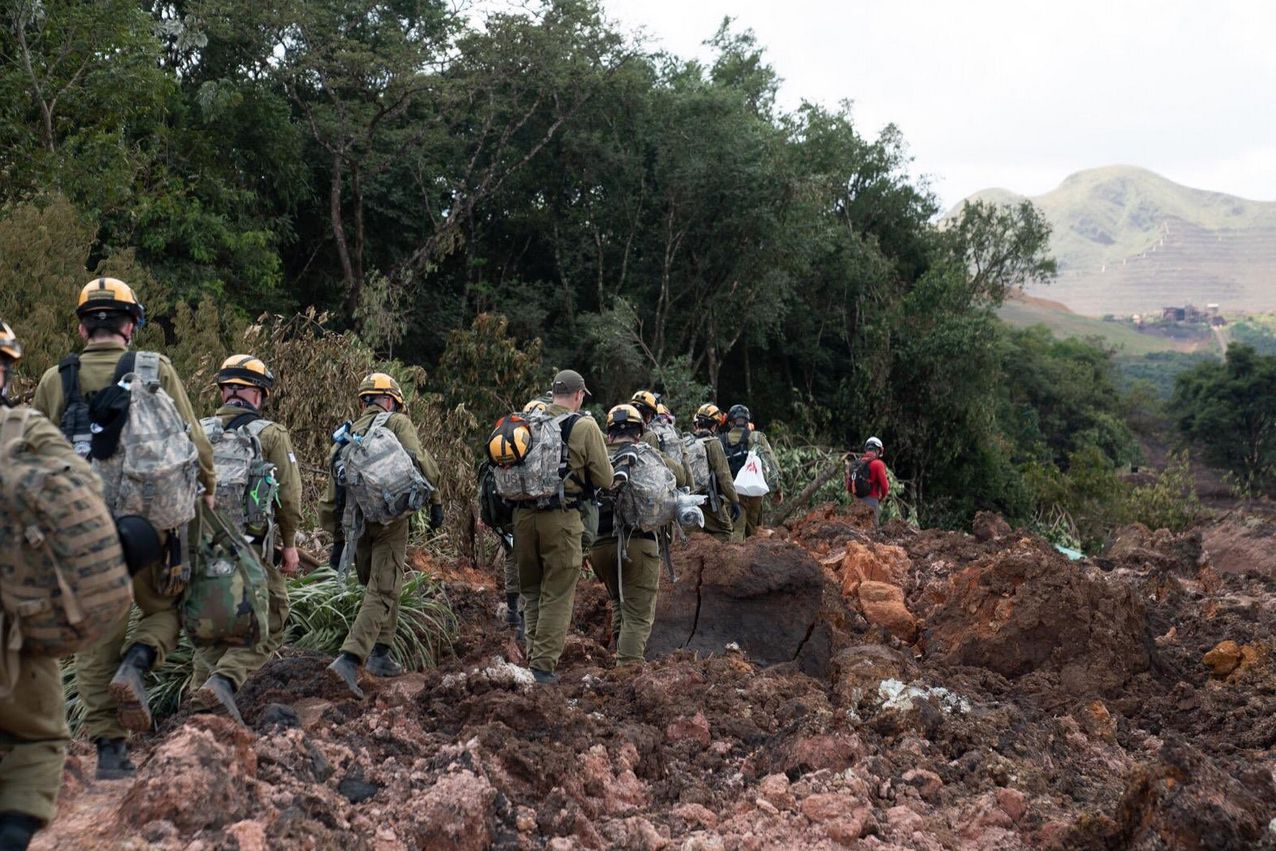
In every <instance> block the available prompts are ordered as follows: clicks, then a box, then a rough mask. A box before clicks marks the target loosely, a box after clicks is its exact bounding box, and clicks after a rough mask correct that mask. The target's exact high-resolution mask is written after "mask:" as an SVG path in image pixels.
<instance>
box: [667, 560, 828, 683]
mask: <svg viewBox="0 0 1276 851" xmlns="http://www.w3.org/2000/svg"><path fill="white" fill-rule="evenodd" d="M674 566H675V570H676V572H677V574H678V581H677V582H676V583H670V582H669V581H668V578H667V577H665V580H664V582H663V583H662V587H661V589H660V598H659V601H658V606H657V609H656V622H655V626H654V627H653V629H652V634H651V640H650V641H649V643H648V654H647V655H648V658H655V657H660V656H665V655H668V654H669V653H671V652H673V651H675V650H690V651H693V652H701V653H721V652H723V650H724V649H725V648H726V647H727V645H729V644H735V645H736V646H738V647H739V648H740V649H741V650H742V651H743V652H744V653H745V655H746V656H748V657H749V658H750V659H753V660H755V661H757V662H760V663H762V664H764V665H775V664H780V663H785V662H796V663H797V665H798V667H799V668H800V669H801V670H802V671H804V672H806V673H809V674H812V675H813V676H823V675H824V674H825V673H826V671H827V664H828V656H829V649H830V645H829V638H828V634H827V630H826V629H824V628H823V627H822V625H821V624H820V623H819V619H820V611H821V607H822V605H823V601H824V592H825V586H826V577H825V575H824V571H823V570H822V569H821V567H820V565H819V564H818V563H816V561H815V559H813V558H812V557H811V555H810V553H808V552H807V551H806V550H804V549H802V548H801V547H798V546H795V545H793V544H789V543H786V542H783V541H769V540H762V539H752V540H749V541H747V542H745V543H742V544H726V545H724V544H722V543H720V542H718V541H716V540H713V539H710V538H708V537H705V536H697V537H696V538H693V539H692V540H691V542H690V543H689V545H688V546H687V547H686V548H685V549H683V550H681V551H679V552H678V553H677V556H676V558H675V563H674Z"/></svg>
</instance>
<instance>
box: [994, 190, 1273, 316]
mask: <svg viewBox="0 0 1276 851" xmlns="http://www.w3.org/2000/svg"><path fill="white" fill-rule="evenodd" d="M1023 198H1024V196H1022V195H1017V194H1015V193H1013V192H1010V191H1008V190H1005V189H990V190H985V191H982V192H978V193H976V194H975V195H973V196H971V199H970V200H984V201H990V202H993V203H999V204H1004V203H1009V202H1015V201H1018V200H1022V199H1023ZM1029 200H1031V201H1032V202H1033V203H1034V204H1035V205H1036V206H1037V207H1038V209H1040V210H1041V212H1042V214H1043V215H1044V216H1045V218H1046V219H1047V220H1048V221H1049V222H1050V224H1051V226H1052V227H1053V229H1054V230H1053V234H1052V237H1051V250H1052V251H1053V252H1054V255H1055V257H1056V259H1057V260H1058V261H1059V277H1058V279H1057V280H1056V281H1055V282H1053V283H1052V284H1050V285H1049V287H1048V288H1047V287H1036V288H1030V289H1029V293H1030V294H1032V295H1044V296H1046V297H1048V298H1050V299H1053V300H1057V301H1060V302H1062V303H1063V304H1065V305H1067V306H1068V307H1069V308H1070V309H1071V310H1073V311H1075V312H1077V313H1081V314H1085V315H1088V316H1102V315H1104V314H1107V313H1116V314H1132V313H1145V312H1148V311H1157V310H1159V308H1161V307H1163V306H1165V305H1172V304H1188V303H1194V304H1197V305H1204V304H1208V303H1218V304H1220V305H1222V307H1223V309H1224V311H1236V310H1273V309H1276V203H1273V202H1264V201H1251V200H1246V199H1244V198H1238V197H1236V196H1232V195H1226V194H1223V193H1220V192H1208V191H1204V190H1200V189H1192V188H1189V187H1186V186H1181V185H1179V184H1177V183H1174V182H1173V181H1170V180H1167V179H1166V178H1164V177H1161V176H1160V175H1157V174H1154V173H1153V172H1150V171H1147V170H1146V169H1141V168H1136V167H1134V166H1107V167H1103V168H1096V169H1090V170H1087V171H1082V172H1078V173H1076V174H1074V175H1072V176H1070V177H1068V178H1067V179H1066V180H1064V181H1063V183H1061V184H1060V185H1059V187H1058V188H1056V189H1054V190H1052V191H1050V192H1047V193H1046V194H1044V195H1040V196H1037V197H1034V198H1031V199H1029Z"/></svg>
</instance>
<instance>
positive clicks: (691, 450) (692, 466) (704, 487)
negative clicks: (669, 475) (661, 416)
mask: <svg viewBox="0 0 1276 851" xmlns="http://www.w3.org/2000/svg"><path fill="white" fill-rule="evenodd" d="M709 440H713V438H712V437H696V436H695V435H694V434H689V435H687V436H686V437H685V438H683V440H682V450H683V451H682V456H683V458H684V459H685V462H684V463H685V465H686V468H687V472H689V473H690V474H691V479H692V484H691V492H692V493H705V494H707V493H708V492H709V484H710V479H709V476H710V472H709V447H708V446H706V445H705V442H706V441H709Z"/></svg>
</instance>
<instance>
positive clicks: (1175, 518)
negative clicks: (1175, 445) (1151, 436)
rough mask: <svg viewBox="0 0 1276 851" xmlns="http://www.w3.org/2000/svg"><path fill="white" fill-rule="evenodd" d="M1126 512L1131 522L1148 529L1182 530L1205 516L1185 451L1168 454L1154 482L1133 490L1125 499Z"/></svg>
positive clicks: (1189, 460)
mask: <svg viewBox="0 0 1276 851" xmlns="http://www.w3.org/2000/svg"><path fill="white" fill-rule="evenodd" d="M1127 513H1128V517H1129V519H1130V520H1131V521H1134V522H1137V523H1142V524H1144V525H1145V526H1147V527H1148V528H1149V529H1169V530H1170V531H1171V532H1182V531H1183V530H1185V529H1187V528H1188V527H1190V526H1191V525H1192V524H1194V523H1196V522H1197V521H1198V520H1200V519H1201V518H1202V517H1203V516H1204V515H1205V507H1204V506H1203V505H1201V500H1200V498H1199V497H1198V496H1197V495H1196V481H1195V479H1193V477H1192V467H1191V459H1190V457H1189V456H1188V453H1187V451H1186V450H1184V451H1183V452H1178V453H1175V454H1173V455H1171V456H1170V457H1169V460H1168V462H1167V463H1166V465H1165V469H1164V470H1162V471H1161V474H1160V475H1159V476H1157V478H1156V482H1155V483H1154V484H1151V485H1142V486H1140V487H1137V488H1135V489H1134V491H1133V492H1132V493H1131V494H1130V496H1129V499H1128V503H1127Z"/></svg>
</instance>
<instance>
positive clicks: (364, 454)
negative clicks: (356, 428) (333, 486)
mask: <svg viewBox="0 0 1276 851" xmlns="http://www.w3.org/2000/svg"><path fill="white" fill-rule="evenodd" d="M389 419H390V412H389V411H382V412H381V413H379V414H377V415H376V416H375V417H374V418H373V420H372V424H371V425H370V426H368V430H367V431H365V432H364V433H363V434H356V435H351V438H350V443H348V444H347V445H346V446H345V447H344V448H343V449H342V450H341V453H342V455H343V458H342V462H343V464H344V467H345V482H346V496H347V503H346V512H347V514H348V513H349V512H350V510H351V508H352V507H353V506H358V508H359V510H360V511H361V512H363V519H364V520H366V521H368V522H369V523H390V522H392V521H394V520H398V519H399V518H400V517H406V516H407V515H409V514H413V513H415V512H416V511H418V510H419V509H421V508H422V507H424V506H425V505H426V504H427V503H428V502H429V501H430V496H431V495H432V494H433V493H434V486H433V485H432V484H430V482H429V481H428V480H427V479H426V478H425V476H423V475H422V474H421V471H420V470H419V469H417V466H416V462H415V461H413V460H412V456H411V455H409V454H408V451H407V450H406V449H404V448H403V444H402V443H400V442H399V438H398V436H397V435H395V433H394V432H393V431H391V430H390V429H389V428H387V427H386V421H387V420H389ZM350 497H353V500H352V501H351V500H350ZM347 525H350V524H347Z"/></svg>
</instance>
